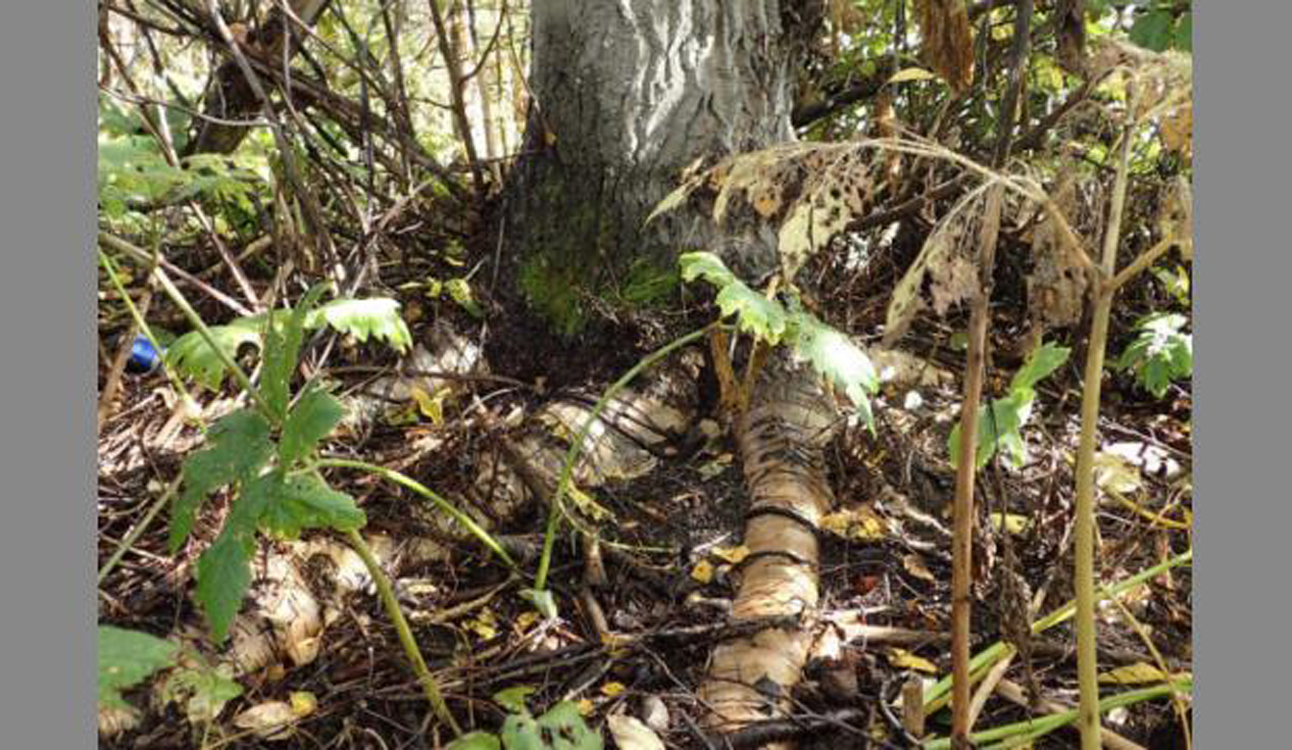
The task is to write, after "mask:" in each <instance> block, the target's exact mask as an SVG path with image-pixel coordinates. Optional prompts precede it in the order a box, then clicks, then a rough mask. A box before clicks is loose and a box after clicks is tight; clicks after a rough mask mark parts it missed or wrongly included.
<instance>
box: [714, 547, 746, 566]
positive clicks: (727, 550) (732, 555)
mask: <svg viewBox="0 0 1292 750" xmlns="http://www.w3.org/2000/svg"><path fill="white" fill-rule="evenodd" d="M713 556H714V557H717V558H720V559H722V560H725V561H727V562H729V563H731V564H732V565H739V564H740V562H741V561H742V560H744V559H745V558H746V557H749V548H748V547H746V546H745V545H743V544H742V545H740V546H739V547H714V548H713Z"/></svg>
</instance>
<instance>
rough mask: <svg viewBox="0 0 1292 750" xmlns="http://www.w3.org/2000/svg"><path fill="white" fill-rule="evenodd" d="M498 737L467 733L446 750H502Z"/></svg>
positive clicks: (488, 734)
mask: <svg viewBox="0 0 1292 750" xmlns="http://www.w3.org/2000/svg"><path fill="white" fill-rule="evenodd" d="M501 748H502V744H501V743H499V741H498V737H497V735H493V734H490V733H488V732H467V733H466V734H464V735H462V736H461V737H458V738H457V739H456V740H453V741H452V742H450V743H449V744H447V745H445V746H444V750H501Z"/></svg>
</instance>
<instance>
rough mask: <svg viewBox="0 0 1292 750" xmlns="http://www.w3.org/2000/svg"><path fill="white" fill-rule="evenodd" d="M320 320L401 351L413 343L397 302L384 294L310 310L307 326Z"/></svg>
mask: <svg viewBox="0 0 1292 750" xmlns="http://www.w3.org/2000/svg"><path fill="white" fill-rule="evenodd" d="M323 322H327V324H328V325H330V326H332V327H333V328H335V329H336V330H338V331H340V332H341V333H345V334H349V335H351V336H354V337H355V338H356V339H358V340H360V341H367V340H368V338H369V337H372V338H375V339H380V340H382V341H385V342H387V343H388V344H390V345H391V346H392V347H394V348H395V349H396V350H398V351H401V352H402V351H404V350H405V349H406V348H408V346H410V345H411V344H412V343H413V335H412V334H411V333H409V331H408V325H407V324H406V323H404V319H403V318H401V317H400V316H399V302H398V301H396V300H393V299H388V298H385V297H374V298H372V299H339V300H333V301H331V302H329V303H327V304H325V305H322V306H320V307H319V308H318V309H316V310H314V311H313V312H311V313H310V314H309V316H307V318H306V327H308V328H317V327H318V326H319V325H322V323H323Z"/></svg>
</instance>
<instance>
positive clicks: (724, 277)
mask: <svg viewBox="0 0 1292 750" xmlns="http://www.w3.org/2000/svg"><path fill="white" fill-rule="evenodd" d="M677 262H678V265H680V266H681V268H682V280H683V281H695V280H696V279H697V278H701V277H703V278H704V279H705V280H707V281H708V282H709V283H710V284H713V285H714V286H716V287H718V288H719V289H721V288H722V287H724V286H727V285H728V284H731V283H732V282H734V281H736V276H735V274H733V273H732V272H731V271H730V270H728V269H727V266H726V264H725V263H723V262H722V259H721V258H719V257H718V256H716V255H714V254H713V253H707V252H695V253H683V254H682V255H681V256H680V257H679V258H678V259H677Z"/></svg>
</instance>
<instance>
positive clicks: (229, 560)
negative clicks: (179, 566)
mask: <svg viewBox="0 0 1292 750" xmlns="http://www.w3.org/2000/svg"><path fill="white" fill-rule="evenodd" d="M252 539H254V537H252V538H251V539H249V538H248V535H246V534H244V533H240V532H239V531H238V530H236V529H235V528H234V525H233V524H228V525H226V526H225V527H224V530H223V531H221V532H220V536H218V537H216V539H215V542H214V543H213V544H212V545H211V546H210V547H208V548H207V549H206V551H205V552H203V553H202V556H201V557H200V558H198V561H197V593H196V595H195V598H196V599H197V602H198V604H200V605H202V611H203V612H204V613H205V614H206V621H207V624H208V625H209V626H210V628H211V637H212V639H213V640H214V641H215V642H216V643H217V644H219V643H223V642H224V639H225V637H226V636H228V634H229V625H230V624H231V623H232V622H233V617H234V615H236V614H238V610H239V609H241V608H242V598H243V597H244V596H246V594H247V589H248V588H250V587H251V554H252V552H253V549H254V546H253V543H252V541H251V540H252Z"/></svg>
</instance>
